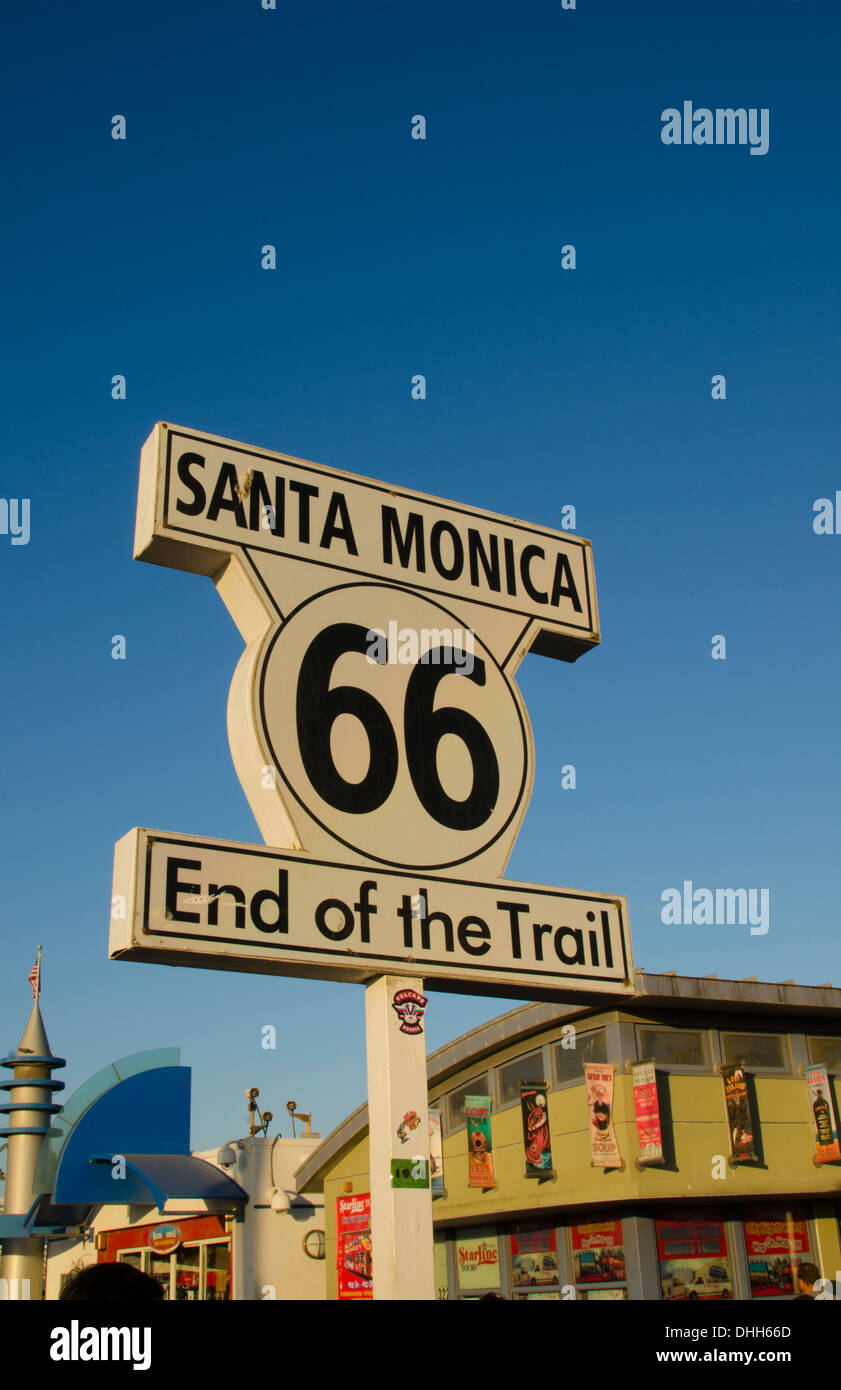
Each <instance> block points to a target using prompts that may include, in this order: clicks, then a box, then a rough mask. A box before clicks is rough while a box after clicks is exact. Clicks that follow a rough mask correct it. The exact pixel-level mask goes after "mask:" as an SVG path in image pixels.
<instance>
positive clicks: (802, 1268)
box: [797, 1261, 821, 1287]
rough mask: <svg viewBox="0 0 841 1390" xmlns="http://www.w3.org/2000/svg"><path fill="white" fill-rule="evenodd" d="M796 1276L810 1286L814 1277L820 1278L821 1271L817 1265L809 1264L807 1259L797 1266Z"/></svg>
mask: <svg viewBox="0 0 841 1390" xmlns="http://www.w3.org/2000/svg"><path fill="white" fill-rule="evenodd" d="M797 1277H798V1279H800V1280H801V1281H802V1283H804V1284H808V1285H809V1286H810V1287H811V1285H812V1284H814V1282H815V1280H816V1279H820V1277H821V1272H820V1270H819V1269H818V1267H817V1265H813V1264H809V1263H808V1261H807V1262H805V1263H804V1264H799V1265H798V1266H797Z"/></svg>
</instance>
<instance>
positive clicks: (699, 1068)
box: [634, 1023, 714, 1076]
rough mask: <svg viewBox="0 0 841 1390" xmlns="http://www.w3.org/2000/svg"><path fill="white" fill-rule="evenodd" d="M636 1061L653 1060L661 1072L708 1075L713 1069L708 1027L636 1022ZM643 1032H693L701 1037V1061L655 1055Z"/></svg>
mask: <svg viewBox="0 0 841 1390" xmlns="http://www.w3.org/2000/svg"><path fill="white" fill-rule="evenodd" d="M634 1031H635V1038H636V1045H637V1061H643V1060H645V1061H649V1062H653V1063H654V1066H655V1069H656V1070H657V1071H663V1072H684V1073H686V1074H687V1075H690V1076H702V1075H709V1074H710V1073H711V1072H713V1071H714V1062H713V1046H712V1038H711V1036H710V1032H711V1030H710V1029H709V1028H676V1027H674V1026H673V1025H672V1024H670V1023H636V1024H635V1025H634ZM645 1032H649V1033H651V1032H658V1033H694V1034H696V1035H697V1037H699V1038H700V1039H701V1050H702V1052H703V1054H704V1059H705V1060H704V1061H703V1062H669V1061H666V1060H662V1061H661V1059H660V1058H659V1057H658V1056H657V1054H656V1052H655V1051H654V1048H653V1047H652V1046H651V1045H650V1043H648V1042H646V1041H645V1039H644V1037H643V1034H644V1033H645Z"/></svg>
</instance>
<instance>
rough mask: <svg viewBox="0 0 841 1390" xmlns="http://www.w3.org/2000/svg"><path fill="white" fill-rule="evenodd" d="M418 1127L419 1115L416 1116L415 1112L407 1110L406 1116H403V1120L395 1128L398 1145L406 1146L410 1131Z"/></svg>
mask: <svg viewBox="0 0 841 1390" xmlns="http://www.w3.org/2000/svg"><path fill="white" fill-rule="evenodd" d="M419 1127H420V1115H419V1114H418V1112H417V1110H407V1111H406V1114H405V1115H404V1116H403V1119H402V1120H401V1121H400V1123H399V1125H398V1126H397V1138H398V1139H399V1140H400V1143H401V1144H407V1143H408V1142H409V1134H410V1133H411V1131H412V1130H413V1129H418V1128H419Z"/></svg>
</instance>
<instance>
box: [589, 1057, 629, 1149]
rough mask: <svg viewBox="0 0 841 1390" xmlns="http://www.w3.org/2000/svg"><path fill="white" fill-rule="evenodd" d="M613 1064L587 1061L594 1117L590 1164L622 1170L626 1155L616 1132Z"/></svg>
mask: <svg viewBox="0 0 841 1390" xmlns="http://www.w3.org/2000/svg"><path fill="white" fill-rule="evenodd" d="M615 1070H616V1068H615V1067H614V1065H613V1063H612V1062H606V1063H605V1062H602V1063H598V1064H597V1063H595V1062H586V1063H585V1065H584V1078H585V1082H586V1089H587V1111H588V1114H589V1117H590V1161H591V1163H592V1164H593V1166H594V1167H596V1168H621V1167H622V1155H621V1154H620V1152H619V1145H618V1144H617V1142H616V1135H615V1133H614V1130H613V1075H614V1072H615Z"/></svg>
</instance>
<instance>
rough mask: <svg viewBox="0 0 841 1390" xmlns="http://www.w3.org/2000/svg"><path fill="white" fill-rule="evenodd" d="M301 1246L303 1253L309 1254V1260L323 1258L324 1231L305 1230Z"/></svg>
mask: <svg viewBox="0 0 841 1390" xmlns="http://www.w3.org/2000/svg"><path fill="white" fill-rule="evenodd" d="M301 1247H302V1249H303V1251H304V1254H305V1255H309V1257H310V1259H311V1260H323V1259H324V1258H325V1255H326V1253H327V1252H326V1246H325V1240H324V1232H323V1231H320V1230H312V1231H307V1233H306V1235H305V1236H304V1238H303V1240H302V1241H301Z"/></svg>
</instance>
